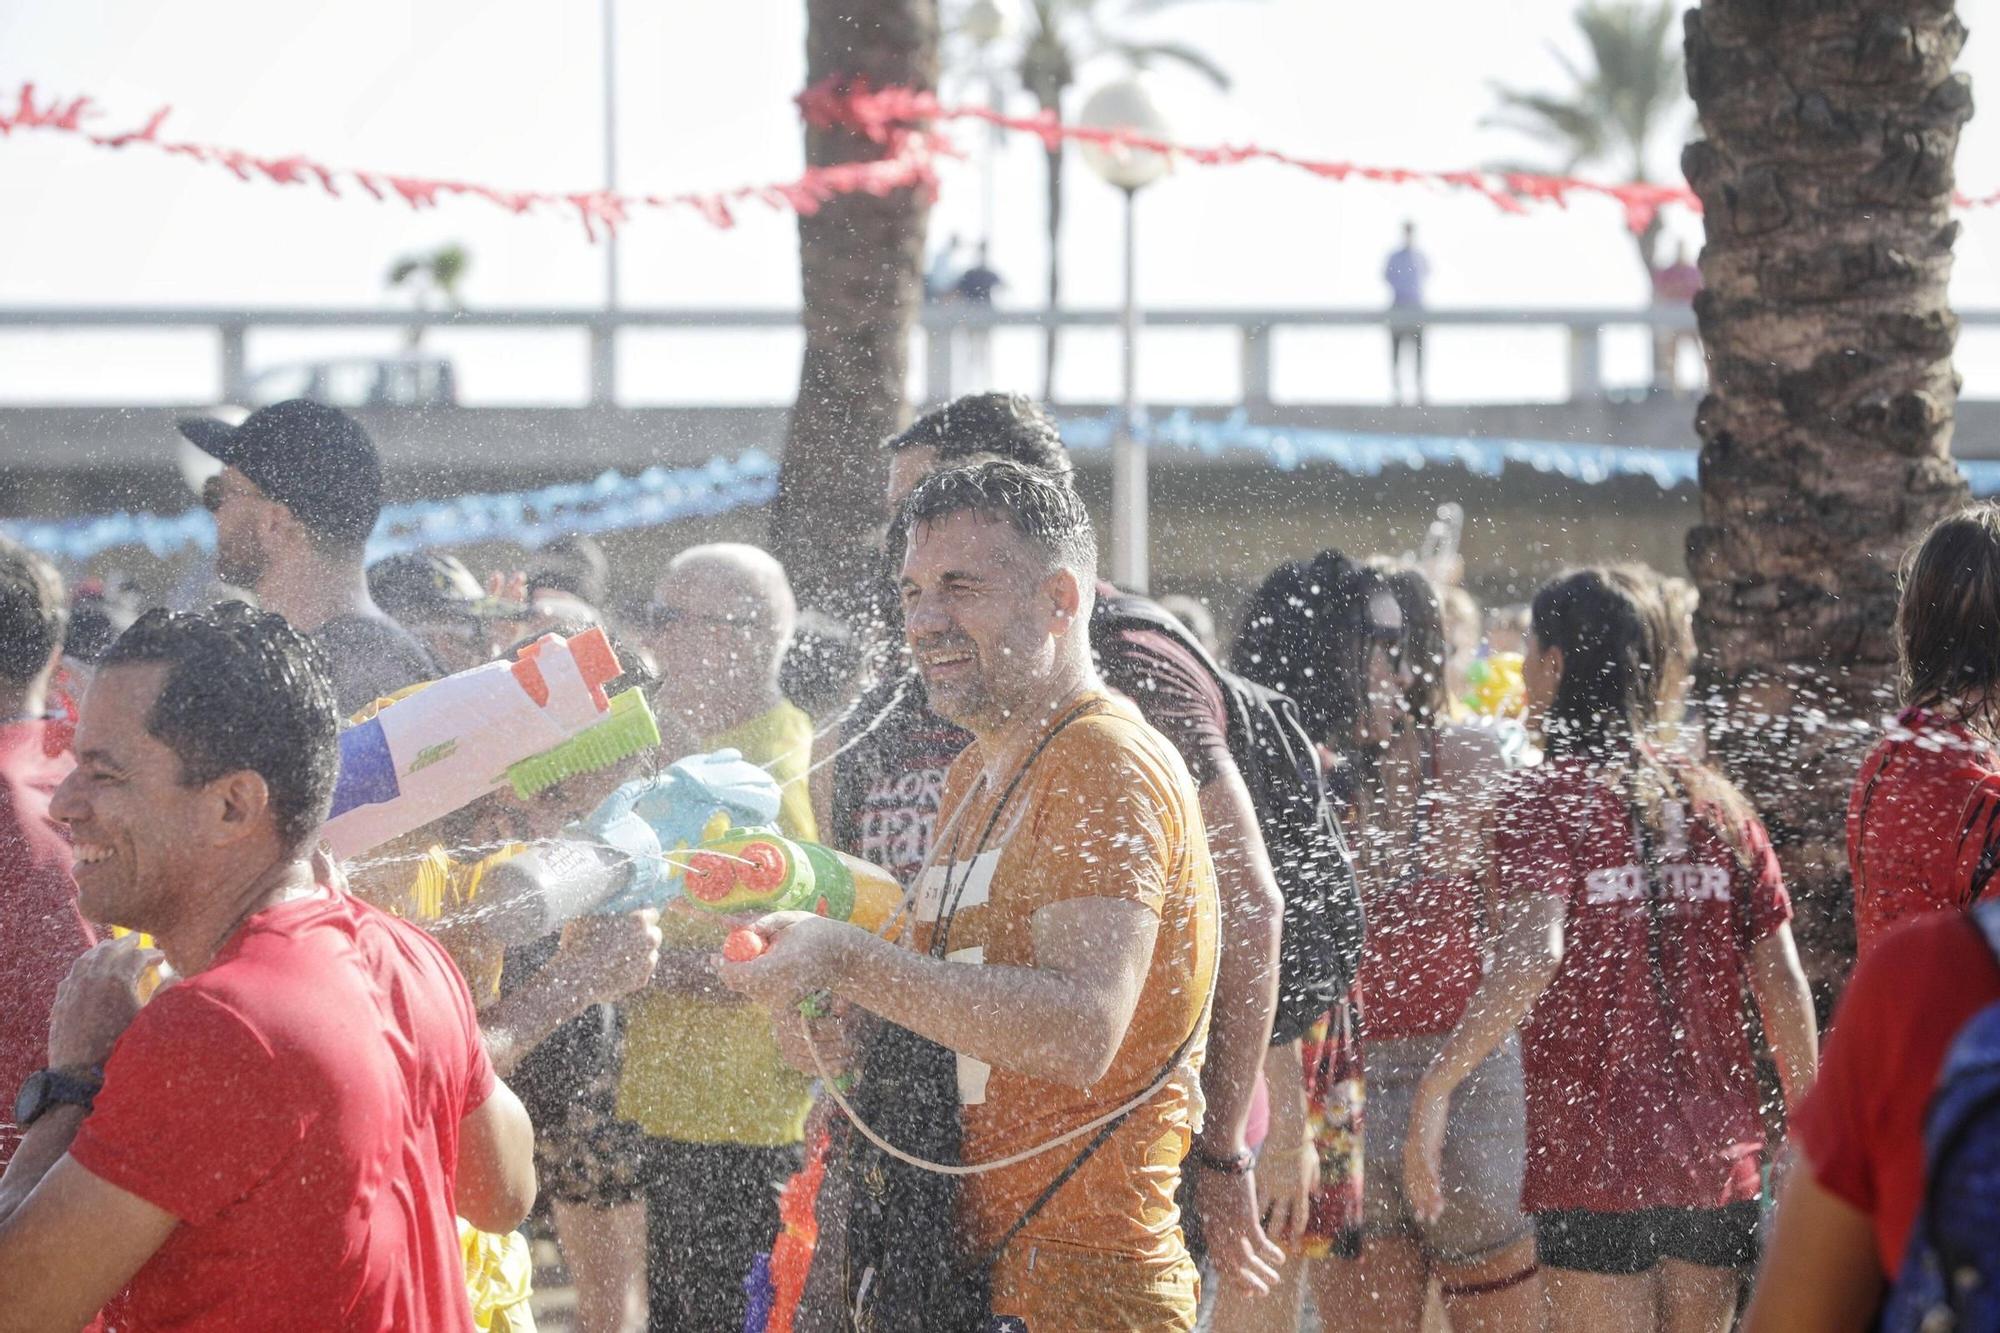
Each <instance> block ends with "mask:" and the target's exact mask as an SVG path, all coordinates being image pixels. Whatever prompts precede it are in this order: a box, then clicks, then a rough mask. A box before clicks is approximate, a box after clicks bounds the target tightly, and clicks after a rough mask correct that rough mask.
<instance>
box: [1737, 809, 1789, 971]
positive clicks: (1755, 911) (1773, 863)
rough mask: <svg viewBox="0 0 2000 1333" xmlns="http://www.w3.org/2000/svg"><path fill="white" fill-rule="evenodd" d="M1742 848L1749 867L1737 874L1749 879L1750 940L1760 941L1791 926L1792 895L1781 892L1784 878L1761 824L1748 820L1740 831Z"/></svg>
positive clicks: (1755, 820) (1741, 868) (1754, 820)
mask: <svg viewBox="0 0 2000 1333" xmlns="http://www.w3.org/2000/svg"><path fill="white" fill-rule="evenodd" d="M1743 846H1744V850H1745V851H1746V852H1747V853H1748V854H1749V860H1750V864H1749V866H1747V867H1745V866H1738V867H1737V873H1738V874H1739V875H1748V876H1749V878H1750V883H1749V884H1748V886H1747V887H1748V890H1749V893H1748V895H1747V901H1748V902H1749V905H1750V922H1749V929H1750V938H1751V939H1752V940H1753V941H1754V940H1762V939H1765V938H1766V937H1768V936H1770V935H1771V934H1773V933H1774V932H1776V930H1777V929H1778V927H1779V926H1783V925H1787V924H1789V923H1790V922H1791V919H1792V895H1791V894H1789V893H1787V892H1786V891H1785V874H1784V871H1782V870H1780V869H1779V868H1778V854H1777V853H1776V852H1775V851H1773V850H1771V835H1770V834H1769V833H1767V832H1765V830H1764V821H1763V820H1761V819H1757V818H1755V817H1752V818H1751V820H1750V824H1749V827H1748V828H1746V829H1745V830H1744V840H1743Z"/></svg>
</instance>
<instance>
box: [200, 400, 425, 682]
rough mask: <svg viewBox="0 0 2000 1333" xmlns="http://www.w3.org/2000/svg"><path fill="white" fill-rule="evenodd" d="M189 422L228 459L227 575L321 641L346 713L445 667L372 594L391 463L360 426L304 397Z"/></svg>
mask: <svg viewBox="0 0 2000 1333" xmlns="http://www.w3.org/2000/svg"><path fill="white" fill-rule="evenodd" d="M179 425H180V431H181V434H183V435H185V436H186V437H187V438H188V439H189V440H190V441H191V442H192V443H193V444H194V445H195V447H196V448H198V449H200V450H202V451H203V452H204V453H207V454H209V455H211V456H213V457H214V458H216V459H219V460H220V461H221V462H222V463H224V464H226V466H225V467H224V468H223V470H222V472H221V474H220V475H218V476H215V477H212V478H210V479H209V482H208V485H207V487H206V488H205V489H204V491H203V494H202V499H203V502H204V503H205V504H207V506H208V508H209V511H210V512H211V513H213V514H214V515H215V557H216V571H217V573H219V574H220V575H221V576H222V578H223V580H224V581H225V582H228V583H233V584H235V585H236V586H237V587H239V588H247V589H249V590H250V591H252V592H254V593H256V594H257V600H258V601H259V602H260V603H262V604H263V606H264V608H265V609H266V610H270V611H275V612H277V613H278V614H280V615H282V616H284V617H285V619H286V620H289V621H290V622H291V623H292V625H293V627H294V628H296V629H298V630H301V631H303V632H304V633H306V634H309V635H311V636H312V637H313V638H314V639H315V640H316V641H318V643H319V646H320V648H321V649H322V650H323V651H324V652H325V653H326V656H327V660H328V662H329V663H330V664H331V666H332V668H333V684H334V694H335V696H336V698H337V700H338V703H339V706H340V711H341V713H342V714H343V715H351V714H352V713H354V712H356V711H357V710H359V709H361V708H362V707H364V706H366V705H367V704H368V703H369V702H371V701H372V700H375V699H378V698H381V697H382V696H384V695H387V694H392V693H394V692H395V691H397V690H400V689H402V688H403V687H404V686H406V685H414V684H416V683H417V682H418V681H422V680H430V679H432V678H434V677H436V676H438V675H439V674H441V673H440V671H439V668H438V666H437V664H436V663H435V662H434V661H433V660H432V659H431V656H430V654H429V653H428V652H426V651H425V650H424V648H423V646H422V645H421V644H419V643H418V642H417V641H416V640H415V639H414V638H412V637H411V636H410V634H409V632H408V631H407V630H405V629H403V628H402V626H400V625H398V624H397V623H396V622H395V621H393V620H391V619H390V618H389V617H388V616H387V615H385V614H384V613H383V611H382V609H381V608H380V607H379V606H377V605H376V604H375V600H374V598H373V597H371V596H370V595H369V592H368V579H367V575H366V574H365V572H364V570H363V564H362V557H363V551H364V549H365V548H366V546H367V544H368V535H369V534H370V533H371V532H373V531H374V530H375V520H376V518H377V517H378V516H379V515H380V514H381V512H382V464H381V461H380V460H379V459H378V458H377V457H376V454H375V444H374V441H372V440H370V439H369V438H368V433H367V432H366V431H364V430H362V429H361V425H360V423H359V422H357V421H355V420H354V419H353V418H352V417H350V416H348V415H347V414H346V413H345V412H342V411H340V410H339V409H338V408H333V407H328V406H326V405H325V404H323V403H316V402H313V401H312V400H310V399H306V398H293V399H291V400H289V401H287V402H282V403H274V404H272V405H271V406H269V407H262V408H259V409H258V410H257V411H255V412H252V413H251V414H250V415H249V417H247V418H246V419H245V420H244V422H243V424H242V425H240V426H236V427H233V428H232V427H230V426H228V425H227V424H225V423H223V422H221V421H217V420H215V419H213V418H210V417H189V418H185V419H183V420H182V421H181V422H180V423H179Z"/></svg>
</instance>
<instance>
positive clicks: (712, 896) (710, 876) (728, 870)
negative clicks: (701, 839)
mask: <svg viewBox="0 0 2000 1333" xmlns="http://www.w3.org/2000/svg"><path fill="white" fill-rule="evenodd" d="M681 882H682V883H684V884H685V885H687V891H688V892H689V893H690V894H692V895H693V896H694V897H696V898H698V899H700V900H701V901H702V902H705V903H719V902H721V901H722V900H723V899H724V898H727V897H728V896H729V895H730V893H731V892H732V891H733V890H734V889H735V888H736V875H735V871H734V868H733V867H732V866H731V865H730V864H729V862H728V860H727V859H725V858H724V857H721V856H717V855H716V854H715V853H714V852H696V853H695V854H694V855H692V856H690V857H688V861H687V869H686V870H685V871H683V872H682V874H681Z"/></svg>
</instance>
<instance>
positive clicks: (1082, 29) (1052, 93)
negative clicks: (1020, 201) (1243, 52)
mask: <svg viewBox="0 0 2000 1333" xmlns="http://www.w3.org/2000/svg"><path fill="white" fill-rule="evenodd" d="M1189 2H1190V0H1028V3H1027V5H1026V10H1027V13H1026V15H1025V19H1026V24H1025V26H1026V32H1025V34H1024V36H1025V40H1024V42H1023V44H1022V46H1021V51H1020V56H1019V60H1018V61H1017V62H1016V64H1015V66H1014V69H1013V75H1014V77H1015V78H1016V79H1018V80H1019V81H1020V84H1021V87H1022V88H1024V89H1026V90H1027V92H1028V94H1029V95H1030V96H1032V97H1033V98H1034V99H1035V104H1036V105H1037V106H1038V107H1040V108H1041V110H1043V111H1045V112H1048V113H1050V114H1052V115H1054V116H1056V117H1057V118H1058V119H1060V118H1061V117H1062V114H1063V103H1064V101H1065V100H1066V98H1067V96H1068V94H1069V91H1070V89H1071V88H1073V87H1075V85H1076V78H1077V71H1078V70H1079V69H1081V68H1082V67H1083V66H1084V65H1085V64H1087V63H1088V62H1090V61H1092V60H1096V59H1099V58H1104V57H1109V58H1111V59H1113V60H1116V61H1118V62H1120V63H1122V64H1124V65H1126V66H1128V67H1130V68H1133V69H1147V68H1151V67H1152V66H1155V65H1162V64H1168V65H1178V66H1180V67H1181V68H1183V69H1190V70H1193V71H1194V72H1195V73H1197V74H1199V75H1201V76H1202V77H1203V78H1205V79H1207V80H1208V81H1209V82H1210V83H1213V84H1214V85H1215V86H1216V87H1218V88H1223V89H1226V88H1228V87H1229V76H1228V74H1227V73H1225V72H1224V71H1223V69H1222V67H1221V66H1219V65H1217V64H1216V63H1215V62H1214V61H1213V60H1211V59H1209V58H1208V57H1207V56H1206V55H1204V54H1202V53H1201V52H1200V51H1198V50H1196V49H1195V48H1194V47H1191V46H1188V45H1186V44H1185V43H1182V42H1168V41H1155V40H1150V39H1147V38H1143V37H1140V36H1137V35H1135V34H1133V33H1132V32H1131V31H1130V27H1129V25H1130V24H1131V23H1133V22H1134V21H1136V20H1143V19H1145V18H1147V17H1149V16H1151V15H1154V14H1157V13H1159V12H1161V11H1162V10H1166V9H1171V8H1173V7H1174V6H1175V5H1177V4H1186V3H1189ZM954 54H956V52H954ZM975 54H976V51H975ZM1064 160H1065V155H1064V153H1063V148H1062V145H1061V144H1060V143H1057V144H1051V145H1049V146H1048V148H1047V156H1046V162H1047V181H1048V211H1047V219H1048V237H1049V287H1048V308H1049V310H1050V312H1051V313H1053V312H1054V311H1056V310H1058V309H1060V308H1061V306H1062V244H1061V242H1062V213H1063V163H1064ZM1057 335H1058V330H1057V328H1056V327H1055V325H1053V324H1051V325H1049V327H1048V329H1047V331H1046V332H1045V334H1044V335H1043V344H1042V397H1044V398H1049V397H1052V396H1053V395H1054V391H1055V374H1056V343H1057Z"/></svg>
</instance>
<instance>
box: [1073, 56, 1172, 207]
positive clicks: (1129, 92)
mask: <svg viewBox="0 0 2000 1333" xmlns="http://www.w3.org/2000/svg"><path fill="white" fill-rule="evenodd" d="M1077 123H1078V124H1079V125H1081V126H1083V127H1084V128H1085V129H1093V130H1130V131H1131V132H1133V133H1135V134H1141V135H1144V136H1145V137H1147V138H1149V139H1167V138H1170V137H1171V126H1170V125H1169V123H1168V121H1167V117H1166V115H1165V113H1164V112H1162V111H1161V110H1160V106H1159V102H1158V101H1157V100H1155V98H1154V96H1153V93H1152V89H1151V87H1150V85H1148V84H1147V82H1146V81H1145V80H1144V79H1142V78H1141V77H1140V76H1138V75H1136V74H1128V75H1126V76H1125V77H1124V78H1121V79H1116V80H1113V81H1112V82H1110V83H1107V84H1105V85H1104V86H1103V87H1101V88H1099V89H1098V90H1097V91H1096V92H1094V93H1092V94H1091V95H1090V100H1089V101H1087V102H1085V103H1084V104H1083V112H1082V114H1080V115H1079V116H1078V117H1077ZM1078 146H1079V147H1080V148H1082V150H1083V160H1084V161H1085V162H1087V163H1089V164H1090V169H1091V170H1092V171H1094V172H1096V173H1097V174H1098V175H1100V176H1102V177H1103V178H1104V179H1105V180H1107V181H1109V182H1111V183H1112V184H1113V185H1115V186H1117V187H1118V188H1119V189H1121V190H1143V189H1144V188H1145V187H1147V186H1148V185H1151V184H1152V183H1153V182H1154V181H1156V180H1158V179H1159V178H1160V177H1162V176H1164V175H1166V174H1167V172H1169V171H1171V170H1172V169H1173V159H1172V158H1170V157H1169V156H1168V155H1167V154H1165V153H1156V152H1153V151H1152V150H1150V149H1145V148H1133V147H1131V146H1129V145H1126V144H1098V143H1092V142H1090V141H1089V140H1084V141H1082V142H1081V143H1079V145H1078Z"/></svg>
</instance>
